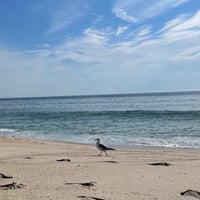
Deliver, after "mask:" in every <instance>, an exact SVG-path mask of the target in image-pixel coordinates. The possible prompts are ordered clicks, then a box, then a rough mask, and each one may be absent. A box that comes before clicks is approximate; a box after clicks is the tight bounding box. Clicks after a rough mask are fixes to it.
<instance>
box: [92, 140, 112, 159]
mask: <svg viewBox="0 0 200 200" xmlns="http://www.w3.org/2000/svg"><path fill="white" fill-rule="evenodd" d="M95 141H96V147H97V149H99V150H100V151H101V152H100V154H99V156H101V154H102V153H103V152H104V153H105V154H106V156H107V155H108V154H107V152H106V151H108V150H116V149H113V148H110V147H107V146H105V145H103V144H101V143H100V139H99V138H97V139H95Z"/></svg>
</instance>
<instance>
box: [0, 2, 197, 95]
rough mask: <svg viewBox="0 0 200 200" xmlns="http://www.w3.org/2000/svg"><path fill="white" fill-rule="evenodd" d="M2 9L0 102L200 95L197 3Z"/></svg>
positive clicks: (50, 4)
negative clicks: (195, 92) (146, 94)
mask: <svg viewBox="0 0 200 200" xmlns="http://www.w3.org/2000/svg"><path fill="white" fill-rule="evenodd" d="M0 3H1V6H0V13H1V15H0V98H3V97H28V96H29V97H33V96H60V95H61V96H63V95H87V94H109V93H134V92H155V91H177V90H178V91H180V90H200V0H176V1H174V0H162V1H158V0H126V1H125V0H59V1H58V0H29V1H27V0H0Z"/></svg>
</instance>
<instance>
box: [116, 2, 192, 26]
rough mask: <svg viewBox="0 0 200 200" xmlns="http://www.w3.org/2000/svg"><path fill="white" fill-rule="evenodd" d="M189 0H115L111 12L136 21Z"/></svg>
mask: <svg viewBox="0 0 200 200" xmlns="http://www.w3.org/2000/svg"><path fill="white" fill-rule="evenodd" d="M188 1H189V0H179V1H176V3H174V0H162V1H158V0H148V1H146V0H140V1H138V0H126V1H124V0H117V1H116V3H115V4H114V6H113V12H114V13H115V14H116V16H117V17H118V18H121V19H122V20H124V21H128V22H132V23H138V22H141V21H144V20H146V19H149V18H153V17H155V16H158V15H160V14H162V13H164V12H166V11H167V10H169V9H171V8H173V7H177V6H180V5H182V4H184V3H186V2H188Z"/></svg>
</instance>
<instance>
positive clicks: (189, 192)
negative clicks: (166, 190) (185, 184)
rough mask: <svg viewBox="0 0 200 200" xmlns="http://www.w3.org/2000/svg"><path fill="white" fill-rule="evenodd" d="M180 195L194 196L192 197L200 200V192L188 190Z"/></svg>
mask: <svg viewBox="0 0 200 200" xmlns="http://www.w3.org/2000/svg"><path fill="white" fill-rule="evenodd" d="M180 195H183V196H192V197H196V198H198V199H200V192H198V191H195V190H190V189H189V190H186V191H185V192H181V193H180Z"/></svg>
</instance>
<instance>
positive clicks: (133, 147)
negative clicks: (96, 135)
mask: <svg viewBox="0 0 200 200" xmlns="http://www.w3.org/2000/svg"><path fill="white" fill-rule="evenodd" d="M1 137H6V138H17V139H27V140H36V141H44V142H58V143H66V144H72V145H73V144H74V145H83V146H90V147H95V144H96V142H95V140H94V143H79V142H73V141H61V140H50V139H37V138H33V137H18V136H4V135H0V138H1ZM105 142H106V141H105ZM102 143H104V142H102ZM106 146H110V145H106ZM112 147H113V148H119V149H130V150H134V149H135V150H137V149H138V150H139V149H144V150H145V149H146V150H161V151H162V150H169V151H171V150H172V151H173V150H174V151H179V150H180V151H197V152H200V147H199V148H194V147H191V148H189V147H164V146H163V147H161V146H145V145H132V146H131V145H127V146H124V145H118V144H113V145H112Z"/></svg>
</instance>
